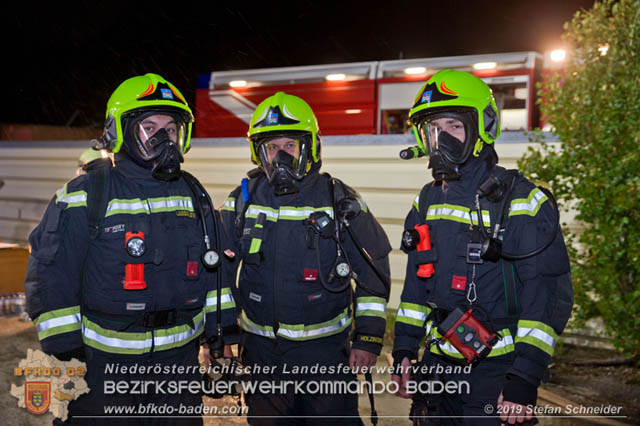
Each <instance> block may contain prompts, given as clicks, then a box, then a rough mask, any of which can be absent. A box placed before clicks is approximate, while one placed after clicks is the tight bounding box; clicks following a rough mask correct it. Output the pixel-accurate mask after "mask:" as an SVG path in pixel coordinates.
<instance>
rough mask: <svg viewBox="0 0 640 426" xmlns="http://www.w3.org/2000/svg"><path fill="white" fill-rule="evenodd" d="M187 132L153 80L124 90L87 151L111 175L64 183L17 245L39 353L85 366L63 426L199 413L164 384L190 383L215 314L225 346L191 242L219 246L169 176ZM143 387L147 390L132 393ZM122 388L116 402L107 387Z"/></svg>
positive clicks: (189, 118)
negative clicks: (102, 158) (25, 241)
mask: <svg viewBox="0 0 640 426" xmlns="http://www.w3.org/2000/svg"><path fill="white" fill-rule="evenodd" d="M192 123H193V115H192V113H191V109H190V108H189V106H188V105H187V103H186V101H185V100H184V97H183V96H182V94H181V93H180V91H178V89H177V88H176V87H175V86H174V85H173V84H171V83H169V82H168V81H166V80H165V79H164V78H162V77H161V76H159V75H157V74H146V75H142V76H137V77H133V78H130V79H127V80H125V81H124V82H123V83H122V84H120V86H118V88H117V89H116V90H115V91H114V92H113V94H112V95H111V97H110V98H109V101H108V103H107V113H106V121H105V130H104V135H103V136H102V137H101V140H100V143H101V146H100V147H99V148H105V149H107V150H108V151H109V152H112V153H114V154H115V166H114V167H103V168H100V169H98V170H94V171H91V172H89V173H88V174H85V175H81V176H78V177H77V178H75V179H73V180H72V181H70V182H68V183H67V184H65V185H64V186H63V187H62V188H61V189H60V190H59V191H57V193H56V194H55V196H54V197H53V199H52V200H51V202H50V203H49V206H48V207H47V210H46V212H45V214H44V217H43V219H42V222H41V223H40V225H38V226H37V227H36V229H35V230H34V231H33V232H32V234H31V235H30V237H29V241H30V243H31V246H32V251H31V256H30V258H29V262H28V266H27V276H26V282H25V287H26V293H27V300H28V311H29V315H30V317H31V318H32V319H33V321H34V323H35V325H36V327H37V330H38V337H39V339H40V343H41V345H42V349H43V351H44V352H46V353H47V354H52V355H54V356H56V357H57V358H58V359H60V360H69V359H71V358H72V357H73V358H78V359H81V360H83V361H84V360H86V363H87V374H86V377H85V380H86V381H87V384H88V386H89V388H90V392H89V393H87V394H84V395H82V396H80V397H79V398H78V399H77V400H75V401H72V402H71V403H70V404H69V418H68V420H67V421H66V422H65V424H94V423H97V424H111V423H112V422H113V421H114V419H109V418H104V417H100V416H105V415H107V414H108V413H106V412H105V411H104V410H106V408H105V407H108V406H112V407H125V408H127V407H129V409H132V410H133V411H127V413H131V416H132V417H128V418H126V419H119V420H118V421H121V422H122V423H123V424H150V423H149V422H150V421H149V420H145V419H143V418H141V417H135V416H136V415H138V416H141V415H144V414H151V415H155V416H156V417H157V415H162V414H163V413H164V414H171V411H172V410H175V411H174V412H173V415H174V416H175V415H176V414H178V410H179V409H181V407H183V409H187V408H190V409H196V408H199V407H200V405H201V403H202V401H201V396H200V394H199V393H197V392H196V393H192V392H191V391H184V390H183V391H179V390H178V391H176V390H175V388H173V389H174V390H170V389H169V387H168V386H169V384H168V383H170V382H172V381H177V380H184V381H194V380H195V381H199V379H200V373H199V371H198V366H199V365H198V361H197V356H198V348H199V345H200V342H201V341H202V340H204V336H206V337H207V338H208V339H209V340H210V341H211V340H216V339H218V340H216V342H219V338H220V337H221V336H220V333H218V331H217V328H218V327H217V322H216V315H217V308H218V307H219V306H220V307H221V313H220V316H221V318H222V326H224V327H226V330H225V328H222V329H223V330H225V331H226V332H227V333H226V336H225V339H226V340H225V341H224V343H226V344H231V343H234V338H237V333H235V336H234V333H233V330H234V324H235V322H236V321H237V319H236V315H235V302H234V300H233V297H232V295H231V292H230V290H229V286H228V285H226V284H227V283H222V281H220V285H218V284H217V283H218V274H221V271H220V268H217V269H216V268H215V267H216V265H215V263H219V262H216V261H217V260H219V256H218V254H217V252H215V251H214V250H217V249H218V248H217V247H214V246H211V247H206V245H207V244H206V243H205V235H204V233H205V231H203V228H205V227H206V228H207V229H208V231H206V233H207V234H208V235H207V236H206V237H207V238H206V239H208V240H211V241H213V242H216V241H218V240H221V238H222V236H223V235H222V227H221V225H220V224H219V218H218V219H214V217H213V214H212V213H211V212H212V211H215V210H214V209H213V208H210V207H207V205H206V204H204V206H203V203H201V199H200V198H201V197H200V196H199V195H198V196H196V195H194V191H192V190H191V189H190V182H191V183H193V181H189V182H188V181H187V176H186V173H185V172H183V171H181V169H180V163H182V162H183V154H185V153H186V152H187V151H188V150H189V148H190V144H189V142H190V135H191V126H192ZM193 184H194V185H195V183H193ZM195 193H196V194H197V191H195ZM200 207H202V209H200ZM216 222H218V226H217V227H218V228H220V232H218V231H217V230H216V228H217V227H216ZM221 241H223V243H224V240H221ZM223 243H221V244H223ZM212 244H216V243H212ZM216 256H217V257H218V258H217V259H216ZM201 258H202V261H201ZM218 291H221V294H222V301H223V303H222V304H220V305H218V300H220V298H218V297H217V295H218ZM235 327H236V328H237V326H235ZM143 381H146V382H149V381H151V382H152V383H151V384H149V385H148V386H147V387H140V386H139V385H140V383H142V382H143ZM122 382H123V383H125V385H123V386H126V387H125V388H121V389H124V391H122V390H119V391H114V389H113V386H112V387H111V388H110V385H109V383H111V384H113V383H122ZM136 383H137V384H136ZM163 383H164V384H163ZM136 390H137V391H136ZM167 406H170V407H173V408H167ZM162 407H164V411H158V410H163V408H162ZM154 410H155V411H154ZM192 413H193V411H192ZM75 416H98V417H91V418H87V417H81V418H78V417H75ZM54 423H56V424H58V423H60V422H59V420H58V419H56V421H55V422H54ZM151 423H153V424H174V423H177V424H202V420H201V419H200V418H198V417H191V418H182V419H177V418H166V419H161V418H153V420H152V421H151Z"/></svg>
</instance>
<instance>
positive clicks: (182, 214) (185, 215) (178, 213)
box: [176, 210, 196, 219]
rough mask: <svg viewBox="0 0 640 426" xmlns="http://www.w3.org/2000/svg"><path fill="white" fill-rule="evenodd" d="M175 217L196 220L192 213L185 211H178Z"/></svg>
mask: <svg viewBox="0 0 640 426" xmlns="http://www.w3.org/2000/svg"><path fill="white" fill-rule="evenodd" d="M176 216H184V217H190V218H191V219H195V218H196V214H195V213H194V212H190V211H187V210H178V211H177V212H176Z"/></svg>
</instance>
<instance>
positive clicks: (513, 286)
mask: <svg viewBox="0 0 640 426" xmlns="http://www.w3.org/2000/svg"><path fill="white" fill-rule="evenodd" d="M410 121H411V124H412V125H413V129H414V133H415V135H416V139H417V142H418V147H419V149H420V150H421V152H422V154H426V155H428V156H429V164H428V167H429V168H430V169H431V171H432V174H433V177H434V181H433V182H431V183H428V184H426V185H425V187H424V188H423V189H422V190H421V191H420V194H419V195H418V197H417V198H416V199H415V201H414V203H413V207H412V208H411V210H410V211H409V214H408V215H407V217H406V220H405V228H406V230H407V231H405V234H404V238H403V250H404V251H405V252H406V253H407V254H408V260H407V269H406V277H405V283H404V288H403V291H402V296H401V303H400V306H399V309H398V312H397V316H396V325H395V342H394V349H393V357H394V364H395V366H396V367H397V368H399V367H404V368H403V369H399V370H396V372H397V373H398V374H394V375H393V376H392V379H393V380H394V381H395V382H396V383H397V384H398V385H400V390H399V392H398V394H399V395H400V396H402V397H410V396H413V399H414V401H413V406H412V414H413V416H414V422H415V424H422V423H420V422H421V421H423V420H424V419H421V418H420V417H421V416H425V415H429V416H441V417H433V418H430V419H429V425H431V424H456V425H458V424H465V425H480V424H487V425H489V424H500V421H501V420H502V421H504V422H508V423H509V424H513V423H515V422H518V423H520V422H524V421H535V420H534V417H533V405H535V403H536V399H537V388H538V386H539V385H540V382H541V380H543V378H544V377H545V372H546V370H547V365H548V364H549V360H550V358H551V356H552V355H553V350H554V346H555V344H556V342H557V341H558V336H559V335H560V333H561V332H562V331H563V329H564V327H565V325H566V322H567V320H568V318H569V315H570V313H571V309H572V306H573V290H572V284H571V275H570V265H569V259H568V256H567V250H566V247H565V243H564V240H563V237H562V232H561V229H560V227H559V222H558V220H559V217H558V211H557V207H556V205H555V201H554V200H553V197H552V195H551V193H550V192H548V191H547V190H546V189H544V188H543V187H538V186H536V185H535V184H533V183H532V182H531V181H529V180H528V179H526V178H524V177H523V176H522V175H520V174H519V173H518V172H516V171H507V170H505V169H503V168H502V167H499V166H497V164H496V163H497V162H498V156H497V155H496V151H495V149H494V147H493V144H494V142H495V140H496V139H497V138H498V136H499V135H500V123H499V119H498V109H497V107H496V103H495V100H494V98H493V95H492V92H491V89H490V88H489V87H488V86H487V85H486V84H485V83H484V82H483V81H482V80H480V79H479V78H477V77H475V76H473V75H472V74H469V73H466V72H462V71H454V70H443V71H440V72H438V73H436V74H434V75H433V76H432V77H431V78H430V79H429V80H428V81H427V82H426V83H425V84H424V85H423V86H422V88H421V89H420V91H419V92H418V95H417V97H416V99H415V101H414V105H413V108H412V109H411V111H410ZM424 224H426V225H427V227H428V232H429V237H430V243H431V249H430V250H427V249H423V250H418V249H415V248H414V246H415V244H412V243H411V238H410V237H411V235H412V234H411V232H412V231H411V230H416V228H415V226H416V225H417V226H419V227H420V226H422V225H424ZM416 232H418V230H416ZM413 235H414V236H415V234H413ZM423 248H424V247H423ZM425 265H432V267H433V271H432V274H429V273H424V270H423V269H421V267H424V266H425ZM469 309H471V310H472V311H471V316H467V317H466V320H465V321H464V323H457V322H456V320H462V316H461V314H462V313H467V312H468V311H469ZM473 319H475V320H477V323H474V320H473ZM478 323H479V325H478ZM480 327H483V328H484V329H485V330H486V331H487V332H488V333H489V334H494V333H495V335H496V336H495V339H494V340H493V341H492V344H491V342H490V344H489V345H486V344H485V343H486V342H487V341H488V340H491V339H486V340H477V339H478V338H479V337H478V336H481V335H482V332H481V331H478V330H479V329H480ZM447 332H451V333H450V334H449V337H447V338H446V339H445V338H443V335H445V334H446V333H447ZM425 333H426V336H427V337H426V342H427V345H426V348H425V350H424V356H423V359H422V361H421V362H422V365H423V366H426V367H427V369H422V371H424V372H426V373H428V374H426V376H424V377H419V376H417V375H414V376H413V377H412V376H411V374H410V373H411V370H407V368H406V367H407V366H409V365H410V362H411V360H417V358H418V350H419V342H420V341H421V340H422V339H424V337H425ZM465 339H466V340H468V341H469V344H467V345H466V346H465ZM471 343H472V344H471ZM476 343H477V344H476ZM483 346H486V347H483ZM489 350H490V352H489ZM487 353H488V356H487ZM467 364H469V365H470V367H469V368H470V372H468V374H467V370H464V369H462V370H461V368H462V366H466V365H467ZM438 366H439V367H441V368H440V369H438ZM446 367H450V368H449V369H447V368H446ZM455 367H459V368H457V369H456V368H455ZM414 371H415V370H414ZM400 373H401V374H400ZM419 380H422V381H423V382H422V383H423V384H424V383H426V381H441V382H444V383H446V382H454V383H461V382H464V383H468V384H469V388H468V389H467V388H465V387H464V386H461V387H459V388H457V390H455V391H453V392H450V393H447V392H444V393H441V394H438V395H436V394H432V395H424V394H419V393H417V392H416V393H415V394H414V395H410V391H412V390H415V389H416V388H415V386H414V387H413V388H412V387H411V385H412V383H413V384H415V383H417V381H419ZM422 389H425V388H424V387H423V388H422ZM450 416H457V417H450ZM461 416H462V417H463V418H461Z"/></svg>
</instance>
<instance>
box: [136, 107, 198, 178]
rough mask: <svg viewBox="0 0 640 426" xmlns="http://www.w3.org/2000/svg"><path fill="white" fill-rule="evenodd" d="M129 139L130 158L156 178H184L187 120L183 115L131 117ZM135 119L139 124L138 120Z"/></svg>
mask: <svg viewBox="0 0 640 426" xmlns="http://www.w3.org/2000/svg"><path fill="white" fill-rule="evenodd" d="M130 120H132V122H131V125H130V127H129V129H130V131H129V132H128V133H127V136H126V139H125V148H126V150H127V152H128V153H129V156H130V157H131V158H133V160H134V161H135V162H136V163H138V164H139V165H141V166H142V167H144V168H146V169H149V170H151V171H152V176H153V177H154V178H155V179H159V180H163V181H168V180H174V179H177V178H178V177H179V176H180V163H182V162H184V158H183V156H182V152H183V148H184V142H185V138H186V133H187V121H186V120H185V119H184V117H182V116H181V115H180V114H176V113H171V112H164V111H152V112H147V113H144V114H142V115H139V116H136V117H132V118H130ZM134 120H135V121H134Z"/></svg>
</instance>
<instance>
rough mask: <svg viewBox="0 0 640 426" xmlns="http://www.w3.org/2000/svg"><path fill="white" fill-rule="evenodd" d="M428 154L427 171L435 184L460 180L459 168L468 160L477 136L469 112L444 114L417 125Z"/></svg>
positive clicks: (432, 116)
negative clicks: (434, 180) (428, 169)
mask: <svg viewBox="0 0 640 426" xmlns="http://www.w3.org/2000/svg"><path fill="white" fill-rule="evenodd" d="M417 127H418V131H419V133H420V137H421V139H422V141H423V142H424V144H425V145H426V147H427V150H428V153H429V168H430V169H432V173H433V177H434V179H436V181H441V180H456V179H459V178H460V167H461V166H462V165H463V164H464V163H466V162H467V160H468V159H469V157H470V155H471V153H472V151H473V146H474V143H475V141H476V140H477V139H478V137H477V129H476V124H475V120H474V119H473V113H472V112H466V111H465V112H443V113H440V114H435V115H431V116H430V117H428V118H427V119H424V120H423V121H422V122H420V123H419V124H418V126H417Z"/></svg>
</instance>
